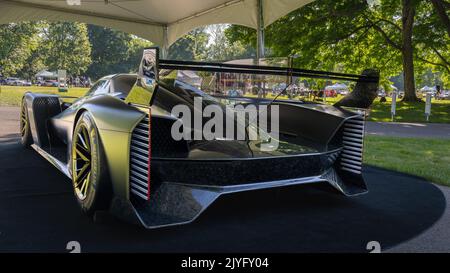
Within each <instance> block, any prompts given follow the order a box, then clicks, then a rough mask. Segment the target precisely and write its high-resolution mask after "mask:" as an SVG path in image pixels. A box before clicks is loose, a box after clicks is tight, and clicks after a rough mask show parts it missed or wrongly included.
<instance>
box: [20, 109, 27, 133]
mask: <svg viewBox="0 0 450 273" xmlns="http://www.w3.org/2000/svg"><path fill="white" fill-rule="evenodd" d="M27 127H28V118H27V108H26V107H25V103H22V111H21V112H20V136H22V137H23V136H25V133H26V131H27Z"/></svg>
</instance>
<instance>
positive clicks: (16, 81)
mask: <svg viewBox="0 0 450 273" xmlns="http://www.w3.org/2000/svg"><path fill="white" fill-rule="evenodd" d="M5 84H6V85H18V86H20V85H23V82H22V80H20V79H19V78H15V77H8V78H6V79H5Z"/></svg>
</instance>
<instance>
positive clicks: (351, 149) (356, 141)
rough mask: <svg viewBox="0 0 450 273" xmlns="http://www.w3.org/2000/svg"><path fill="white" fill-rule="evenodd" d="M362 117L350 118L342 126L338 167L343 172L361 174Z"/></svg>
mask: <svg viewBox="0 0 450 273" xmlns="http://www.w3.org/2000/svg"><path fill="white" fill-rule="evenodd" d="M363 140H364V115H361V116H358V117H354V118H351V119H349V120H347V121H346V122H345V124H344V130H343V133H342V141H343V144H344V149H343V150H342V153H341V158H340V167H341V169H342V170H344V171H348V172H351V173H355V174H361V170H362V161H363Z"/></svg>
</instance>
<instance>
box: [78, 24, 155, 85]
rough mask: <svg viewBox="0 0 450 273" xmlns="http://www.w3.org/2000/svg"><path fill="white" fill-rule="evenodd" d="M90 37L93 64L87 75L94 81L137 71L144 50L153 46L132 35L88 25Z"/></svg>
mask: <svg viewBox="0 0 450 273" xmlns="http://www.w3.org/2000/svg"><path fill="white" fill-rule="evenodd" d="M88 36H89V42H90V44H91V46H92V53H91V59H92V63H91V64H90V65H89V68H88V70H87V73H86V74H87V75H88V76H89V77H91V78H93V79H98V78H100V77H103V76H105V75H108V74H116V73H128V72H131V71H135V70H136V69H137V67H138V64H139V60H140V57H141V56H142V50H143V48H145V47H148V46H150V45H151V43H150V42H148V41H146V40H143V39H140V38H137V37H135V36H133V35H131V34H128V33H125V32H122V31H118V30H113V29H110V28H106V27H101V26H95V25H88ZM136 56H138V58H139V59H137V60H136Z"/></svg>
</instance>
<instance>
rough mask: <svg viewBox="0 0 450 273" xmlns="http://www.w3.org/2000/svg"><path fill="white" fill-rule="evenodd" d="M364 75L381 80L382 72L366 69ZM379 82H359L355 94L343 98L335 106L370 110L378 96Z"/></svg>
mask: <svg viewBox="0 0 450 273" xmlns="http://www.w3.org/2000/svg"><path fill="white" fill-rule="evenodd" d="M362 75H365V76H371V77H374V78H378V79H379V78H380V72H379V71H378V70H374V69H366V70H364V71H363V73H362ZM378 84H379V83H378V82H357V83H356V86H355V89H354V90H353V92H351V93H349V94H348V95H347V96H345V97H344V98H342V99H341V100H340V101H338V102H337V103H335V104H334V106H347V107H356V108H369V107H370V106H371V105H372V103H373V101H374V100H375V99H376V97H377V95H378Z"/></svg>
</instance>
